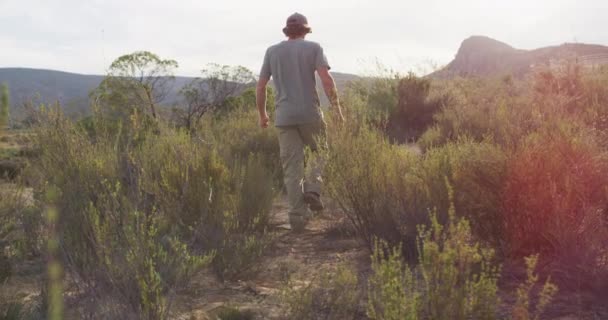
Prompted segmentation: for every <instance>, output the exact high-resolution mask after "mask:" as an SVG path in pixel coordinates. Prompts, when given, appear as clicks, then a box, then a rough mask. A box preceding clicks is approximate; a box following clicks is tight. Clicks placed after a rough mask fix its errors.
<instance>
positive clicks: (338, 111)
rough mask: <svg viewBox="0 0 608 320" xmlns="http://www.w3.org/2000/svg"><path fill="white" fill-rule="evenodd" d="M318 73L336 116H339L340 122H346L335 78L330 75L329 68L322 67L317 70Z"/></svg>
mask: <svg viewBox="0 0 608 320" xmlns="http://www.w3.org/2000/svg"><path fill="white" fill-rule="evenodd" d="M317 73H318V74H319V77H320V78H321V83H322V84H323V90H324V91H325V95H326V96H327V99H329V102H330V103H331V107H332V109H334V110H333V112H334V113H335V115H337V116H338V119H339V120H340V121H344V116H343V115H342V107H341V106H340V99H339V98H338V90H337V89H336V83H335V82H334V78H333V77H332V76H331V74H330V73H329V68H328V67H325V66H322V67H318V68H317Z"/></svg>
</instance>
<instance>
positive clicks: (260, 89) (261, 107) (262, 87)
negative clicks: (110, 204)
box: [255, 76, 270, 128]
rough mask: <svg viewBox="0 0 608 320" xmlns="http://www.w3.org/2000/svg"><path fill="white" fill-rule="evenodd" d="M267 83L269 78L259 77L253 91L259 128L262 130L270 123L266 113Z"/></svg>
mask: <svg viewBox="0 0 608 320" xmlns="http://www.w3.org/2000/svg"><path fill="white" fill-rule="evenodd" d="M268 81H270V78H268V77H263V76H260V80H258V85H257V86H256V90H255V93H256V94H255V102H256V105H257V107H258V113H259V114H260V127H262V128H267V127H268V122H269V121H270V120H269V118H268V113H267V112H266V86H267V85H268Z"/></svg>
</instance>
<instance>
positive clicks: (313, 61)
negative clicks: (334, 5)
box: [260, 39, 329, 126]
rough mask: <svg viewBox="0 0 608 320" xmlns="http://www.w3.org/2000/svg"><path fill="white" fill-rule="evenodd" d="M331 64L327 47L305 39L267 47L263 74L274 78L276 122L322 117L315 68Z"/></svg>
mask: <svg viewBox="0 0 608 320" xmlns="http://www.w3.org/2000/svg"><path fill="white" fill-rule="evenodd" d="M319 67H328V68H329V64H328V63H327V58H326V57H325V55H324V54H323V48H321V45H319V44H318V43H316V42H312V41H307V40H304V39H297V40H286V41H283V42H281V43H278V44H276V45H274V46H272V47H270V48H268V50H266V55H265V56H264V64H263V65H262V70H261V71H260V77H265V78H270V77H271V76H272V79H273V81H274V86H275V88H276V91H277V96H276V116H275V118H276V119H275V125H276V126H290V125H296V124H307V123H314V122H317V121H320V119H321V118H322V113H321V108H320V104H319V94H318V93H317V86H316V80H315V70H316V69H317V68H319Z"/></svg>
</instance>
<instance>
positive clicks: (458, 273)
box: [368, 209, 500, 319]
mask: <svg viewBox="0 0 608 320" xmlns="http://www.w3.org/2000/svg"><path fill="white" fill-rule="evenodd" d="M418 244H419V250H420V252H421V255H420V260H419V262H420V264H419V266H418V269H417V270H411V269H410V268H409V267H407V266H405V265H404V264H403V262H402V256H401V250H400V249H396V248H393V249H390V247H389V246H388V245H387V244H386V243H383V242H380V243H379V244H376V246H375V248H374V253H373V255H372V275H371V276H370V278H369V299H368V316H369V317H370V318H371V319H495V318H496V317H497V315H496V309H497V307H498V305H499V303H500V302H499V299H498V296H497V291H498V288H497V280H498V267H495V266H493V262H492V259H493V253H492V251H491V250H488V249H483V248H482V247H481V246H480V245H479V244H478V243H476V242H475V241H472V234H471V231H470V228H469V226H468V223H467V222H466V220H464V219H460V220H457V219H456V218H455V216H454V213H453V209H452V210H451V215H450V221H449V223H448V224H447V225H446V226H442V225H441V224H440V223H439V222H438V221H437V219H436V218H434V217H433V218H432V224H431V227H430V228H426V227H424V226H421V227H420V231H419V237H418ZM385 252H388V254H386V253H385ZM418 274H419V275H420V276H421V277H418Z"/></svg>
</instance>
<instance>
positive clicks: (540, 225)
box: [501, 129, 608, 256]
mask: <svg viewBox="0 0 608 320" xmlns="http://www.w3.org/2000/svg"><path fill="white" fill-rule="evenodd" d="M607 165H608V163H607V162H606V155H605V154H603V153H602V152H601V151H600V150H598V148H597V146H596V145H595V144H594V142H593V140H592V139H591V138H590V137H589V136H585V135H583V134H581V133H576V132H572V131H571V130H568V129H557V130H548V131H546V132H543V133H539V134H537V135H533V136H530V137H529V138H528V139H527V141H526V142H525V143H524V145H523V146H522V147H521V148H519V149H518V150H517V151H516V152H515V154H514V155H513V156H512V157H511V159H509V163H508V174H507V176H506V180H505V184H504V190H503V193H502V194H503V195H502V197H501V198H502V199H501V203H502V210H503V211H504V213H503V216H504V219H505V220H504V223H505V230H506V236H507V239H508V243H509V246H510V252H511V254H513V255H516V256H525V255H529V254H532V253H535V252H540V253H543V254H550V255H554V254H557V253H559V254H564V253H566V252H576V251H579V252H580V250H588V249H592V248H595V247H596V246H595V245H594V244H593V243H592V242H589V241H591V239H592V238H594V237H597V236H601V235H602V234H605V231H603V232H602V230H605V226H604V223H603V218H602V214H601V212H602V211H604V210H606V209H605V208H606V207H607V206H608V198H607V197H606V196H607V195H606V192H605V190H606V187H607V186H608V178H607V177H606V175H605V174H604V173H605V172H607V170H608V166H607ZM598 228H599V229H598ZM597 240H600V239H597ZM604 240H605V239H604Z"/></svg>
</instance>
